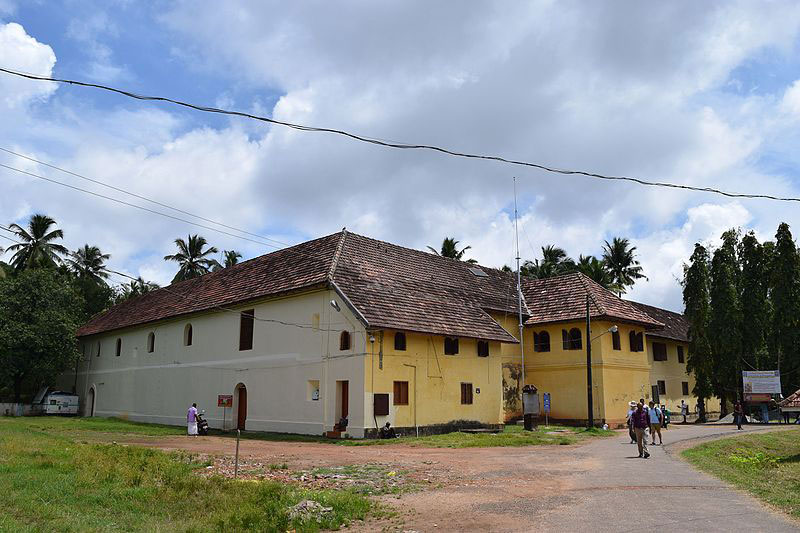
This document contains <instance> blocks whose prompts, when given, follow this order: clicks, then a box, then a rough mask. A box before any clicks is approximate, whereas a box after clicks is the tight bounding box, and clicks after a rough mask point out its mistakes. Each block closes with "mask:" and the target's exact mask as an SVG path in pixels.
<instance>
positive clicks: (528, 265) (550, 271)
mask: <svg viewBox="0 0 800 533" xmlns="http://www.w3.org/2000/svg"><path fill="white" fill-rule="evenodd" d="M574 271H575V261H574V260H573V259H572V258H571V257H569V256H568V255H567V252H566V251H565V250H564V249H563V248H559V247H558V246H556V245H554V244H548V245H545V246H542V259H541V260H539V259H534V260H533V261H530V260H529V261H525V262H524V263H523V264H522V267H520V273H521V274H522V275H523V276H528V277H530V278H536V279H546V278H552V277H554V276H560V275H562V274H566V273H568V272H574Z"/></svg>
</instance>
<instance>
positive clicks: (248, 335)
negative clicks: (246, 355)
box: [239, 309, 256, 350]
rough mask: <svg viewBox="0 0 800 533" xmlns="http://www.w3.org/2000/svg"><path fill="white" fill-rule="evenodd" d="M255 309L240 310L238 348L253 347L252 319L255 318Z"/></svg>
mask: <svg viewBox="0 0 800 533" xmlns="http://www.w3.org/2000/svg"><path fill="white" fill-rule="evenodd" d="M255 315H256V311H255V309H248V310H247V311H242V314H241V316H240V318H239V350H252V349H253V321H254V320H255Z"/></svg>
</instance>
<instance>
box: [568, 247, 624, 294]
mask: <svg viewBox="0 0 800 533" xmlns="http://www.w3.org/2000/svg"><path fill="white" fill-rule="evenodd" d="M575 270H576V271H578V272H580V273H581V274H583V275H585V276H586V277H588V278H589V279H591V280H593V281H595V282H597V283H599V284H600V285H602V286H603V287H605V288H606V289H610V290H612V291H617V289H618V287H617V285H616V284H615V283H614V280H613V279H612V277H611V272H609V270H608V267H607V266H606V263H605V261H603V260H602V259H598V258H596V257H595V256H593V255H588V256H587V255H581V256H578V262H577V263H575Z"/></svg>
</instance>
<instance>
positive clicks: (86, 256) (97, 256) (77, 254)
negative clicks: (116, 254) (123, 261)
mask: <svg viewBox="0 0 800 533" xmlns="http://www.w3.org/2000/svg"><path fill="white" fill-rule="evenodd" d="M109 259H111V255H110V254H104V253H102V252H101V251H100V248H98V247H97V246H89V245H88V244H84V245H83V248H80V249H78V250H75V251H74V252H73V253H72V254H71V256H70V257H69V258H67V265H68V266H69V269H70V270H71V271H72V272H73V273H74V274H75V276H76V277H77V278H79V279H86V280H91V281H94V282H96V283H103V280H105V279H108V272H106V271H105V266H106V265H105V262H106V261H108V260H109Z"/></svg>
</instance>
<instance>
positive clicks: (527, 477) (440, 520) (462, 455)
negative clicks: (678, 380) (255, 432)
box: [126, 425, 799, 533]
mask: <svg viewBox="0 0 800 533" xmlns="http://www.w3.org/2000/svg"><path fill="white" fill-rule="evenodd" d="M775 429H778V428H775ZM759 430H762V428H760V427H757V426H755V427H754V426H750V427H748V429H747V430H746V431H747V432H751V431H759ZM734 433H736V430H735V428H732V427H729V426H686V427H681V426H674V425H673V426H672V427H671V428H670V429H669V430H668V431H665V432H664V443H665V445H666V446H664V447H659V446H651V447H650V450H651V453H652V457H651V458H650V459H648V460H643V459H638V458H637V457H636V455H637V453H638V452H636V446H635V445H631V444H629V443H628V442H629V441H628V438H627V434H623V433H620V434H619V436H617V437H612V438H608V439H596V440H592V441H589V442H588V443H586V444H581V445H571V446H531V447H524V448H467V449H455V450H454V449H441V448H417V447H408V446H402V445H391V446H364V447H345V446H333V445H327V444H314V443H290V442H266V441H256V440H247V441H242V442H241V448H240V455H241V457H242V458H243V460H244V461H258V462H260V463H262V464H268V463H281V464H282V463H286V465H287V467H288V469H289V470H309V469H314V468H317V469H318V468H320V467H342V466H346V465H363V464H373V465H382V467H383V468H384V470H383V471H387V470H390V469H391V470H393V471H394V470H397V471H405V472H407V473H408V476H409V479H413V480H415V482H419V481H420V480H424V481H425V482H426V483H428V485H424V486H422V487H421V488H422V489H423V490H421V491H417V492H412V493H408V494H402V496H399V497H398V496H396V495H387V496H383V497H381V499H382V500H383V501H384V502H385V503H386V504H387V505H389V506H391V507H393V508H395V509H397V510H398V512H399V518H397V519H394V520H392V521H389V522H386V523H380V524H374V523H370V524H363V525H360V526H359V525H356V526H354V527H353V528H352V529H353V530H356V531H359V530H363V531H374V530H376V529H377V528H380V527H385V528H386V529H402V530H413V531H426V532H428V531H592V532H593V533H594V532H599V531H627V530H631V531H633V530H641V529H642V528H645V529H646V528H647V527H653V528H654V529H656V530H658V531H659V533H663V532H669V531H676V532H677V531H681V532H683V531H687V530H689V531H698V530H702V531H748V532H751V531H797V530H799V529H798V526H797V524H796V523H794V522H791V521H789V520H788V519H786V518H784V517H783V516H781V515H778V514H776V513H773V512H771V511H769V510H767V509H766V508H765V507H764V506H762V505H761V504H760V503H758V502H757V501H756V500H754V499H753V498H751V497H749V496H747V495H745V494H743V493H741V492H738V491H736V490H734V489H731V488H730V487H729V486H727V485H725V484H724V483H723V482H721V481H719V480H717V479H715V478H712V477H711V476H708V475H706V474H703V473H701V472H698V471H696V470H695V469H693V468H692V467H690V466H689V465H688V464H687V463H685V462H683V461H682V460H680V459H679V458H677V457H674V456H673V455H674V454H675V453H676V452H677V451H678V450H679V449H680V447H681V446H686V444H683V443H689V444H690V445H694V444H696V443H699V442H701V441H700V440H696V439H710V438H719V437H720V436H727V435H729V434H734ZM739 433H740V434H741V433H743V432H739ZM126 442H128V443H131V444H140V445H146V446H155V447H158V448H161V449H166V450H175V449H181V450H186V451H189V452H192V453H202V454H211V455H220V454H232V453H233V446H234V441H233V440H232V439H221V438H214V437H198V438H189V437H171V438H166V439H164V438H135V439H132V440H127V441H126ZM667 451H669V453H667ZM417 488H420V487H417ZM634 501H636V502H641V503H643V504H644V506H643V508H642V511H641V514H642V516H641V519H640V520H636V521H632V520H631V512H630V507H631V503H632V502H634Z"/></svg>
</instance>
